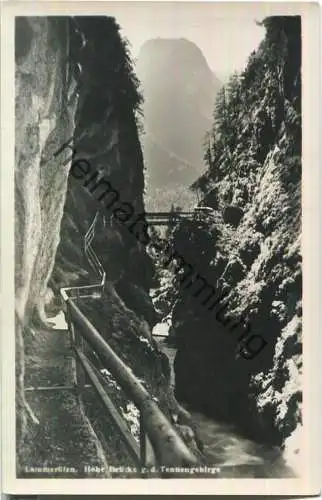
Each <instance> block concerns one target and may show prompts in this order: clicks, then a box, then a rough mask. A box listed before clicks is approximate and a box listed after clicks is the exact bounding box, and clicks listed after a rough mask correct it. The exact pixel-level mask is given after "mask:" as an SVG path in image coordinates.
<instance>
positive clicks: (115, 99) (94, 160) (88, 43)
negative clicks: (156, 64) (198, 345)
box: [51, 17, 155, 324]
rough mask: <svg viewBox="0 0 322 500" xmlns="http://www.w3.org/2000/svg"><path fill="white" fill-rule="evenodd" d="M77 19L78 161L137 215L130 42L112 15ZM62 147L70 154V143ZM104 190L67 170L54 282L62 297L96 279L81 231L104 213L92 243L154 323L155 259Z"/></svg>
mask: <svg viewBox="0 0 322 500" xmlns="http://www.w3.org/2000/svg"><path fill="white" fill-rule="evenodd" d="M75 22H77V25H78V27H79V30H80V32H81V33H82V37H83V42H82V41H81V40H79V41H78V44H77V43H75V44H74V50H75V53H76V55H75V59H78V61H79V64H80V66H81V74H80V76H79V78H78V81H79V94H80V99H79V104H78V109H77V116H76V129H75V139H74V146H73V147H74V149H75V154H74V161H76V160H77V159H80V158H81V159H85V160H86V161H88V163H89V165H90V169H91V174H93V175H96V174H97V178H98V179H104V180H106V181H108V182H110V184H111V186H112V187H113V189H115V190H116V191H117V192H118V194H119V197H120V200H122V201H123V202H128V203H130V204H131V206H132V207H133V209H134V211H135V213H137V214H139V213H141V212H143V211H144V205H143V190H144V174H143V171H144V165H143V156H142V151H141V145H140V142H139V138H138V125H139V112H140V104H141V96H140V94H139V93H138V90H137V87H138V82H137V80H136V77H135V75H134V73H133V70H132V62H131V60H130V57H129V54H128V51H127V46H126V44H125V42H124V41H123V40H122V38H121V36H120V33H119V26H118V25H117V23H116V21H115V20H114V19H113V18H107V17H101V18H96V17H92V18H88V17H84V18H75ZM62 145H63V142H62ZM65 151H67V154H69V156H71V154H72V153H71V147H68V146H67V147H66V149H65ZM60 159H61V161H62V158H61V156H60ZM100 189H101V192H102V188H98V189H97V190H96V191H95V192H93V193H92V194H91V193H90V192H89V191H88V189H86V188H85V187H84V182H80V181H79V180H77V179H75V178H74V177H73V175H70V177H69V184H68V194H67V200H66V206H65V213H64V218H63V221H62V228H61V243H60V245H59V249H58V254H57V258H56V265H55V269H54V273H53V276H52V279H51V286H52V288H53V290H54V292H55V293H56V294H57V293H58V292H59V288H60V287H62V286H75V285H76V284H83V285H84V284H93V283H95V281H96V282H97V281H98V277H97V276H95V274H93V272H92V271H91V268H90V266H89V263H88V261H87V259H86V256H85V254H84V236H85V233H86V232H87V230H88V228H89V227H90V224H91V222H92V221H93V219H94V217H95V214H96V212H97V211H99V213H100V215H99V220H98V224H97V227H96V234H95V240H94V242H93V245H94V248H95V250H96V253H97V255H99V256H100V260H101V261H102V263H103V265H104V268H105V270H106V272H107V277H108V279H109V280H111V281H113V283H114V284H115V287H116V288H117V290H118V292H119V293H120V295H121V297H122V298H123V300H125V302H126V303H127V305H128V306H129V307H130V308H132V309H134V310H135V311H136V312H137V313H138V314H139V315H141V316H145V317H146V319H147V320H148V321H149V323H151V324H152V323H153V322H154V321H155V313H154V309H153V306H152V303H151V301H150V298H149V295H148V290H149V288H150V284H151V279H152V273H153V265H152V261H151V259H150V258H149V257H148V256H147V254H146V253H145V249H144V247H143V246H142V245H140V244H139V243H138V241H137V239H136V238H135V237H134V236H133V235H132V234H131V233H130V232H129V231H128V229H126V228H124V227H122V225H121V224H119V225H116V224H114V223H113V220H112V211H109V210H107V209H105V208H104V206H103V204H102V203H100V202H98V201H97V199H98V197H99V194H100V191H99V190H100ZM134 264H135V265H134ZM138 297H139V299H138Z"/></svg>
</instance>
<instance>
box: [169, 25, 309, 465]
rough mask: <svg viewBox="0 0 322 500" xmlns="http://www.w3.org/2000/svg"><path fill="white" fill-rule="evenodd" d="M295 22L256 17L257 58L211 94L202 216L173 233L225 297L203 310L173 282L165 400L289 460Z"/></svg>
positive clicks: (295, 415)
mask: <svg viewBox="0 0 322 500" xmlns="http://www.w3.org/2000/svg"><path fill="white" fill-rule="evenodd" d="M300 23H301V21H300V18H298V17H285V18H284V17H279V18H269V19H267V20H265V22H264V24H265V27H266V37H265V39H264V40H263V42H262V43H261V45H260V46H259V48H258V50H257V52H254V53H253V54H251V56H250V58H249V61H248V64H247V66H246V69H245V71H244V72H243V73H242V74H241V75H235V76H233V77H232V78H231V79H230V81H229V83H228V84H227V86H226V87H225V89H223V90H222V91H221V92H220V93H219V95H218V97H217V100H216V104H215V121H214V125H213V130H212V131H211V135H212V145H211V148H210V149H208V151H206V159H207V167H208V169H207V172H206V173H205V174H204V175H203V176H202V177H201V178H200V179H199V180H198V181H197V182H196V183H195V184H194V186H193V188H194V189H197V190H199V192H200V193H201V195H202V198H203V201H202V205H206V206H208V207H210V208H211V209H212V212H211V213H209V215H207V216H204V217H201V218H198V217H196V218H195V219H194V220H192V221H186V222H184V223H182V224H181V226H180V227H179V228H178V229H177V230H176V232H175V236H174V246H175V248H176V250H177V251H178V252H179V253H180V254H181V255H182V256H184V257H185V259H186V261H187V262H188V263H189V264H191V265H192V266H193V267H194V269H195V271H197V272H198V273H199V274H200V275H202V276H203V277H204V278H206V280H207V281H208V283H210V284H211V285H212V286H213V287H214V289H215V290H216V297H220V296H221V295H224V297H225V298H223V299H221V300H220V301H219V304H220V306H219V305H218V307H216V308H214V310H213V312H211V311H209V310H208V307H205V306H204V305H202V304H201V302H202V301H203V300H206V297H207V295H208V296H209V289H208V290H206V291H204V292H200V293H199V294H198V293H197V296H198V297H199V298H198V299H196V297H194V296H193V295H194V293H195V292H197V291H198V289H199V290H200V289H201V288H202V283H201V282H200V281H199V284H198V286H197V285H194V286H196V288H193V286H192V287H187V281H185V282H184V283H183V284H181V286H180V283H179V282H178V283H177V287H178V292H179V297H178V300H177V302H176V304H175V306H174V311H173V328H174V330H175V334H176V345H177V348H178V350H177V355H176V358H175V361H174V368H175V374H176V395H177V397H178V398H179V399H180V400H182V401H185V402H186V404H188V405H189V406H190V407H191V408H194V409H195V410H197V411H202V412H204V413H205V414H207V415H208V416H211V417H213V418H214V419H216V420H218V421H222V422H225V423H229V424H232V425H235V426H236V428H237V429H239V432H241V433H244V434H245V435H247V436H249V437H251V438H252V439H255V440H257V441H259V442H266V443H268V444H274V445H277V446H279V447H281V448H282V449H285V452H286V454H287V455H288V454H290V455H289V456H290V457H291V461H292V462H293V461H294V460H295V459H298V457H299V451H300V448H301V437H300V436H301V382H300V381H301V370H302V361H301V314H302V312H301V284H302V279H301V254H300V231H301V46H300V44H301V24H300ZM177 281H178V280H177ZM209 305H210V302H209V303H208V306H209ZM237 323H238V324H239V327H238V328H236V329H231V328H230V327H231V326H232V325H233V324H237ZM247 325H249V331H248V335H244V336H243V335H242V334H243V333H245V332H246V331H247V330H248V327H247ZM251 335H255V337H254V338H253V340H249V339H250V336H251ZM295 438H296V439H295Z"/></svg>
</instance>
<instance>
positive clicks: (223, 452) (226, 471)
mask: <svg viewBox="0 0 322 500" xmlns="http://www.w3.org/2000/svg"><path fill="white" fill-rule="evenodd" d="M161 325H162V323H159V324H158V325H157V330H156V331H157V332H158V333H159V332H161V331H162V330H163V331H164V329H165V326H163V327H162V326H161ZM159 335H160V333H159ZM155 338H156V340H157V341H158V343H159V346H160V349H161V350H162V351H163V352H164V353H165V354H166V355H167V357H168V359H169V361H170V366H171V384H172V385H173V387H174V385H175V374H174V369H173V362H174V358H175V355H176V349H175V348H174V347H170V346H169V345H168V344H167V339H166V337H163V338H162V337H161V336H159V337H158V336H155ZM183 406H184V405H183ZM186 409H187V410H188V411H189V413H190V414H191V417H192V420H193V423H194V424H195V426H196V430H197V433H198V437H199V439H200V441H201V442H202V443H203V446H204V450H203V452H204V455H205V458H206V460H207V463H208V464H211V465H215V466H216V467H219V468H220V469H221V472H220V473H219V474H217V475H216V477H222V478H226V477H227V478H228V477H247V478H260V477H271V478H274V477H275V478H278V477H294V476H295V473H294V470H293V469H292V468H291V467H289V466H288V465H287V464H286V463H285V460H284V458H283V456H282V454H281V451H280V450H279V449H278V448H273V447H269V446H267V445H262V444H259V443H255V442H254V441H251V440H249V439H246V438H245V437H243V436H241V435H239V434H238V432H237V431H236V429H235V428H234V427H233V426H230V425H227V424H225V423H222V422H216V421H215V420H214V419H212V418H209V417H208V416H206V415H203V414H202V413H200V412H198V411H195V410H192V409H191V408H187V407H186Z"/></svg>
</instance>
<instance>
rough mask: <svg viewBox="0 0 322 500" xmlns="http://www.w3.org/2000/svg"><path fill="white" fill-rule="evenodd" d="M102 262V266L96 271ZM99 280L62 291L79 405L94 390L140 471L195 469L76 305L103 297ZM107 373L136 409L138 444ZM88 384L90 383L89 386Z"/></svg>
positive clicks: (128, 371) (89, 251)
mask: <svg viewBox="0 0 322 500" xmlns="http://www.w3.org/2000/svg"><path fill="white" fill-rule="evenodd" d="M94 227H95V223H94V225H93V227H92V225H91V227H90V229H89V231H88V232H87V233H86V237H85V240H86V241H85V251H86V254H87V255H89V256H90V259H91V260H92V263H93V268H94V267H95V269H97V270H98V272H99V273H100V272H101V271H102V268H101V265H100V263H99V260H98V259H97V257H96V256H95V253H94V252H93V251H92V249H91V241H92V239H93V237H94ZM93 255H94V256H93ZM96 259H97V260H96ZM97 261H98V264H99V265H97ZM100 275H101V276H102V282H101V283H99V284H97V285H89V286H84V287H71V288H63V289H62V290H61V295H62V297H63V299H64V304H65V316H66V320H67V323H68V329H69V332H70V337H71V344H72V348H73V351H74V355H75V362H76V366H75V372H74V383H75V386H76V390H77V393H78V396H79V398H80V401H81V402H84V401H85V399H86V391H88V389H89V388H94V389H95V392H96V394H97V396H98V397H99V399H100V401H101V403H102V404H103V406H104V408H105V409H106V411H107V412H108V415H109V417H110V419H112V421H113V422H114V424H115V425H116V427H117V429H118V431H119V434H120V436H121V438H122V441H123V443H124V444H125V446H126V448H127V450H128V452H129V454H130V456H131V457H132V460H133V461H134V463H135V464H136V465H137V466H139V467H140V468H141V469H139V470H142V468H144V467H149V466H152V465H156V466H161V465H162V466H186V467H189V466H193V465H196V464H197V459H196V457H195V456H194V455H193V453H192V452H191V451H190V450H189V448H188V447H187V445H186V444H185V442H184V441H183V439H182V437H181V436H180V435H179V433H178V432H177V430H176V429H175V428H174V426H173V425H172V424H171V423H170V421H169V420H168V418H167V417H166V416H165V415H164V413H163V412H162V411H161V409H160V408H159V406H158V404H157V403H156V402H155V401H154V399H153V397H152V395H151V394H149V392H148V391H147V390H146V389H145V388H144V386H143V385H142V383H141V382H140V380H139V379H138V378H137V377H136V376H135V375H134V373H133V372H132V370H131V369H130V368H129V367H128V366H127V365H126V364H125V363H124V362H123V361H122V359H121V358H120V357H119V356H118V355H117V354H116V353H115V352H114V350H113V349H112V348H111V346H110V345H109V344H108V342H107V341H106V340H104V339H103V337H102V336H101V334H100V333H99V332H98V330H97V329H96V328H95V327H94V326H93V324H92V323H91V322H90V321H89V320H88V318H87V317H86V316H85V315H84V314H83V313H82V312H81V310H80V309H79V307H78V305H77V304H76V302H75V300H77V301H78V302H79V299H84V298H87V297H91V298H99V297H101V294H102V291H103V286H104V282H105V273H104V271H103V274H100ZM138 361H139V360H138ZM103 369H105V370H108V371H109V372H110V373H111V374H112V376H113V377H114V379H115V381H116V382H117V384H118V385H119V386H120V387H121V388H122V389H123V391H124V393H125V396H126V399H128V401H129V402H132V403H134V405H135V406H136V408H137V409H138V410H139V414H140V418H139V425H140V438H139V442H137V441H136V440H135V438H134V436H133V435H132V434H131V431H130V428H129V426H128V424H127V422H126V420H125V419H124V417H123V415H122V414H121V412H120V410H118V409H117V408H116V406H115V405H114V403H113V402H112V400H111V398H110V396H109V394H108V385H107V381H106V378H105V376H104V375H103V373H102V370H103ZM86 381H87V382H89V383H86ZM142 474H143V473H142ZM143 475H144V474H143Z"/></svg>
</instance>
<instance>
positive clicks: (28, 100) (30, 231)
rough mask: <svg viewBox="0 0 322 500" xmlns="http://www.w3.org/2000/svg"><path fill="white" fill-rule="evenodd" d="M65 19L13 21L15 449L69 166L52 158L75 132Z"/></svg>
mask: <svg viewBox="0 0 322 500" xmlns="http://www.w3.org/2000/svg"><path fill="white" fill-rule="evenodd" d="M68 45H69V23H68V21H67V20H66V19H64V18H61V19H57V18H55V19H54V18H45V17H35V18H32V17H28V18H17V20H16V40H15V58H16V74H15V86H16V99H15V113H16V130H15V134H16V138H15V144H16V149H15V241H16V246H15V288H16V344H17V351H16V354H17V364H16V366H17V382H18V388H17V391H18V393H17V402H18V409H17V419H18V422H17V424H18V425H17V445H18V446H19V443H20V442H21V438H22V435H23V427H24V423H25V421H26V419H25V408H26V404H25V401H24V397H23V370H24V366H23V350H24V338H25V337H26V336H28V333H29V332H30V331H31V330H32V328H33V325H35V324H36V323H39V321H45V314H44V304H45V297H46V291H47V283H48V279H49V277H50V275H51V272H52V269H53V265H54V261H55V254H56V250H57V246H58V243H59V230H60V223H61V219H62V216H63V208H64V203H65V196H66V188H67V180H68V170H69V164H68V163H67V164H66V165H65V166H64V167H62V166H61V163H60V162H58V161H57V159H56V158H55V157H54V153H55V151H56V150H57V149H58V148H59V146H60V144H61V142H62V141H64V140H67V138H69V137H70V135H72V134H73V130H74V113H75V109H76V108H75V103H74V104H73V102H72V101H71V100H70V93H71V91H72V90H73V84H72V83H73V82H72V79H71V72H70V69H71V68H70V65H69V60H68Z"/></svg>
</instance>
